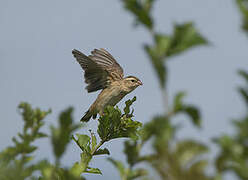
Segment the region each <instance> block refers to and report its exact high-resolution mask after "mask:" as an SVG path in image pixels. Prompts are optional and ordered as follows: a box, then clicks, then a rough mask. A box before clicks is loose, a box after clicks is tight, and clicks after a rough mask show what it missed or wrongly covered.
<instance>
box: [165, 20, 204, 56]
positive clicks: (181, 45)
mask: <svg viewBox="0 0 248 180" xmlns="http://www.w3.org/2000/svg"><path fill="white" fill-rule="evenodd" d="M206 44H208V41H207V40H206V39H205V38H204V37H203V36H202V35H201V34H200V33H199V32H198V31H197V30H196V29H195V27H194V25H193V23H192V22H188V23H184V24H176V25H174V33H173V35H172V37H171V42H170V46H169V48H168V51H167V53H166V54H167V57H169V56H173V55H178V54H179V53H182V52H184V51H186V50H188V49H189V48H192V47H195V46H198V45H206Z"/></svg>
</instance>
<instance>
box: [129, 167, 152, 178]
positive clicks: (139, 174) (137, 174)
mask: <svg viewBox="0 0 248 180" xmlns="http://www.w3.org/2000/svg"><path fill="white" fill-rule="evenodd" d="M146 175H148V172H147V170H145V169H142V168H139V169H135V170H132V171H131V172H130V173H129V174H128V179H136V178H138V177H142V176H146Z"/></svg>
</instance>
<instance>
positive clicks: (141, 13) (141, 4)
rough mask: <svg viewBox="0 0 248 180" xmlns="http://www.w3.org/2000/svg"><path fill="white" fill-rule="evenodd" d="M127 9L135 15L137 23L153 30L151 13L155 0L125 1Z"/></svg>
mask: <svg viewBox="0 0 248 180" xmlns="http://www.w3.org/2000/svg"><path fill="white" fill-rule="evenodd" d="M122 2H123V3H124V5H125V8H126V9H127V10H128V11H129V12H131V13H132V14H134V15H135V17H136V23H141V24H143V25H144V26H145V27H147V28H148V29H152V27H153V20H152V17H151V16H150V11H151V7H152V4H153V2H154V0H145V1H139V0H123V1H122Z"/></svg>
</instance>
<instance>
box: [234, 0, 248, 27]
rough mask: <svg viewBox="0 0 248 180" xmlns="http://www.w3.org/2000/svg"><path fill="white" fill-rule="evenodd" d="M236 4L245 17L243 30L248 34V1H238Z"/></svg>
mask: <svg viewBox="0 0 248 180" xmlns="http://www.w3.org/2000/svg"><path fill="white" fill-rule="evenodd" d="M236 2H237V5H238V7H239V9H240V12H241V13H242V16H243V25H242V28H243V30H244V31H246V32H248V5H247V4H248V0H236Z"/></svg>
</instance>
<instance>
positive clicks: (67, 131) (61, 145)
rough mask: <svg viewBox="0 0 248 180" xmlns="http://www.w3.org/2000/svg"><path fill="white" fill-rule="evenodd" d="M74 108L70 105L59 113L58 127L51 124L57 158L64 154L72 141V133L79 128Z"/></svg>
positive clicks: (52, 139)
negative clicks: (74, 115)
mask: <svg viewBox="0 0 248 180" xmlns="http://www.w3.org/2000/svg"><path fill="white" fill-rule="evenodd" d="M72 113H73V108H72V107H69V108H67V109H66V110H64V111H62V112H61V113H60V115H59V119H58V122H59V125H58V127H54V126H51V127H50V130H51V134H52V136H51V141H52V145H53V146H52V147H53V152H54V154H55V156H56V158H57V160H58V159H59V158H60V157H61V156H62V155H63V154H64V152H65V151H66V147H67V145H68V143H69V142H70V138H71V134H72V133H73V132H74V131H75V130H76V129H78V128H79V125H78V124H74V123H73V118H72Z"/></svg>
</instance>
